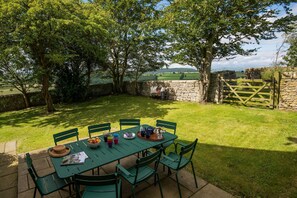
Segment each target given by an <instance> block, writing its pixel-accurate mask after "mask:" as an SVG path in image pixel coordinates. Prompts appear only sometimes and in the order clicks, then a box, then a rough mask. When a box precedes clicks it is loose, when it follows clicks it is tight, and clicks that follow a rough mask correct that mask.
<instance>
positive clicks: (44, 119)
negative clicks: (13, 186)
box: [0, 95, 297, 197]
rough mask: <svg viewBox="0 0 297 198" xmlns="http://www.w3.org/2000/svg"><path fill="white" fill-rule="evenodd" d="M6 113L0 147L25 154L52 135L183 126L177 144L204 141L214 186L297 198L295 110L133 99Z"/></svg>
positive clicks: (0, 117) (199, 162)
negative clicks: (134, 123)
mask: <svg viewBox="0 0 297 198" xmlns="http://www.w3.org/2000/svg"><path fill="white" fill-rule="evenodd" d="M56 108H57V110H58V111H57V112H55V113H54V114H49V115H47V114H45V113H44V107H38V108H31V109H27V110H21V111H13V112H7V113H1V114H0V133H1V136H0V142H5V141H10V140H17V141H18V152H19V153H23V152H27V151H31V150H35V149H39V148H45V147H49V146H53V145H54V141H53V138H52V135H53V134H54V133H57V132H60V131H63V130H65V129H69V128H74V127H78V129H79V132H80V137H81V138H82V137H86V136H87V126H88V125H92V124H96V123H102V122H111V124H112V129H113V130H117V129H119V124H118V120H119V119H120V118H132V117H134V118H140V119H141V122H142V123H148V124H151V125H154V124H155V120H156V119H164V120H168V121H174V122H177V135H178V136H179V141H183V142H190V141H193V140H194V139H195V138H196V137H197V138H198V139H199V143H198V145H197V148H196V153H195V155H194V165H195V167H196V171H197V174H198V175H199V176H200V177H202V178H203V179H205V180H207V181H208V182H210V183H212V184H214V185H217V186H219V187H220V188H222V189H224V190H226V191H228V192H230V193H232V194H234V195H238V196H242V197H296V195H297V165H296V164H297V153H296V150H297V131H296V129H297V122H296V120H297V113H296V112H285V111H278V110H268V109H267V110H266V109H255V108H247V107H241V106H230V105H214V104H208V105H199V104H196V103H191V102H177V101H161V100H155V99H150V98H146V97H133V96H127V95H120V96H106V97H101V98H98V99H94V100H92V101H88V102H84V103H79V104H72V105H56Z"/></svg>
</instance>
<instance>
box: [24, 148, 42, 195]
mask: <svg viewBox="0 0 297 198" xmlns="http://www.w3.org/2000/svg"><path fill="white" fill-rule="evenodd" d="M25 159H26V163H27V166H28V172H29V173H30V176H31V177H32V180H33V181H34V183H35V185H36V187H37V188H38V189H39V185H37V183H36V181H37V180H38V177H39V176H38V174H37V172H36V169H35V168H34V165H33V163H32V158H31V156H30V154H29V153H26V158H25Z"/></svg>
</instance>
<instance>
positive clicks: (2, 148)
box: [0, 142, 5, 153]
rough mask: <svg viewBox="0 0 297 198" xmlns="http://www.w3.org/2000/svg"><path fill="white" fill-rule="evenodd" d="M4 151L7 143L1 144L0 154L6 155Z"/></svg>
mask: <svg viewBox="0 0 297 198" xmlns="http://www.w3.org/2000/svg"><path fill="white" fill-rule="evenodd" d="M4 149H5V142H1V143H0V153H4V152H5V151H4Z"/></svg>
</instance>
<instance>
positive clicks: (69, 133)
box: [53, 128, 78, 145]
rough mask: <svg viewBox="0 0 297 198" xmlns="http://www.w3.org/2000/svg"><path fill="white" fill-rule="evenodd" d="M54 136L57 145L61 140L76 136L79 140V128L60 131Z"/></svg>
mask: <svg viewBox="0 0 297 198" xmlns="http://www.w3.org/2000/svg"><path fill="white" fill-rule="evenodd" d="M53 137H54V142H55V145H57V143H58V142H60V141H63V140H66V139H69V138H72V137H76V140H77V141H78V129H77V128H74V129H70V130H67V131H63V132H60V133H56V134H54V135H53Z"/></svg>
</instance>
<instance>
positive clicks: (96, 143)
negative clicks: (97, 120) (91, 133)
mask: <svg viewBox="0 0 297 198" xmlns="http://www.w3.org/2000/svg"><path fill="white" fill-rule="evenodd" d="M100 142H101V140H100V139H99V137H95V138H89V139H88V145H89V147H90V148H97V147H98V146H99V144H100Z"/></svg>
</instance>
